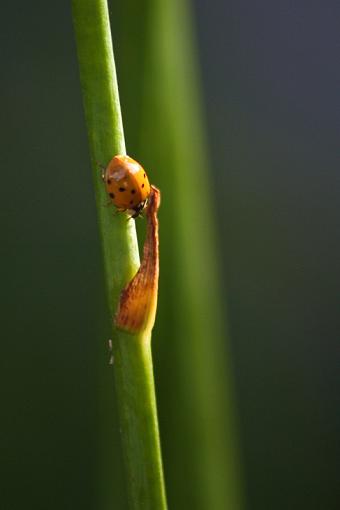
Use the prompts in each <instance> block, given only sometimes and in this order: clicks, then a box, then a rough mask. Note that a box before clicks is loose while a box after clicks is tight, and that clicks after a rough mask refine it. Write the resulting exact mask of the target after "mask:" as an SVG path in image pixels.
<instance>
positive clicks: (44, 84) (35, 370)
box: [0, 0, 340, 510]
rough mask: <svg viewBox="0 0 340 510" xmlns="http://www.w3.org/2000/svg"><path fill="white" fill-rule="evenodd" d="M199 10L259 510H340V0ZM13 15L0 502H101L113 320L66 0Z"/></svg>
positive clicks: (7, 12) (4, 91)
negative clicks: (97, 496)
mask: <svg viewBox="0 0 340 510" xmlns="http://www.w3.org/2000/svg"><path fill="white" fill-rule="evenodd" d="M193 10H194V16H195V20H196V26H197V39H198V57H199V61H200V65H201V74H202V87H203V92H204V100H205V105H204V108H205V113H206V133H207V136H208V142H209V147H210V157H211V162H212V165H211V167H212V169H213V174H212V175H211V179H212V182H213V186H214V188H215V190H216V194H215V195H214V202H215V206H216V211H215V212H216V222H217V224H218V234H219V240H218V241H219V246H218V248H219V251H220V256H221V259H222V260H223V270H224V275H223V290H224V296H225V311H226V314H227V313H228V318H229V330H230V333H231V352H232V362H233V366H234V376H235V385H236V397H237V411H238V418H239V424H240V443H241V455H242V463H243V471H244V481H245V482H244V485H245V496H246V509H247V510H248V509H249V510H257V509H259V510H260V509H261V510H263V509H265V510H267V509H268V510H272V509H282V510H283V509H288V508H289V509H308V510H310V509H318V510H321V509H322V510H332V509H336V508H339V499H338V498H337V488H338V470H337V469H336V460H337V453H338V452H337V446H338V440H339V412H338V408H339V399H338V395H339V389H340V388H339V379H338V377H337V375H338V373H337V372H338V371H337V368H338V362H337V357H336V354H337V350H336V346H337V345H338V339H339V325H340V324H339V322H340V321H339V311H338V308H339V283H340V282H339V269H338V267H339V255H340V253H339V252H340V250H339V248H340V241H339V236H338V231H339V176H338V171H339V168H338V166H339V157H338V153H339V85H340V80H339V74H340V73H339V65H338V50H339V15H340V12H339V10H340V9H339V3H338V2H336V1H335V0H326V1H321V0H320V1H308V2H307V1H306V0H303V1H301V2H288V1H285V2H281V1H278V2H270V1H269V0H260V1H257V2H251V1H249V0H248V1H235V0H232V1H228V2H225V1H222V0H215V1H213V2H204V1H203V0H196V1H194V2H193ZM1 18H2V23H1V32H0V34H1V35H0V37H1V55H2V58H1V60H2V65H3V71H2V78H1V98H2V115H1V120H2V122H1V126H0V135H1V141H2V144H1V145H2V148H1V152H0V158H1V167H2V185H1V197H2V198H1V202H2V208H1V209H2V214H1V218H2V229H1V230H2V236H1V237H2V239H1V255H2V257H1V259H2V264H1V271H2V275H1V282H2V285H1V287H2V299H1V317H2V321H1V322H2V335H1V338H2V341H1V361H0V366H1V369H0V373H1V386H0V387H1V390H0V391H1V426H0V437H1V440H0V441H1V442H0V448H1V452H0V456H1V471H2V474H1V478H0V480H1V482H0V487H1V489H0V498H1V504H0V506H1V508H2V509H4V510H17V509H19V508H23V507H24V508H26V509H31V508H32V509H37V510H38V509H46V508H49V509H54V508H63V509H75V508H84V509H85V508H86V509H93V508H96V504H95V503H94V492H95V487H96V484H97V480H96V476H95V473H94V468H93V466H94V465H95V460H94V459H95V457H96V455H97V453H96V450H97V446H96V444H97V440H96V425H95V424H96V423H97V417H98V413H101V412H102V407H103V406H100V405H99V404H98V397H97V395H98V392H97V390H98V384H99V385H100V384H101V381H100V380H99V383H98V346H97V345H96V343H95V342H94V339H97V340H98V342H100V343H101V344H100V345H101V347H100V349H101V353H100V356H102V357H105V355H106V338H107V334H108V331H109V329H108V324H106V318H105V317H106V313H105V300H104V291H103V281H102V272H101V258H100V247H99V240H98V233H97V226H96V217H95V204H94V197H93V190H92V183H91V173H90V165H89V157H88V147H87V139H86V130H85V126H84V116H83V111H82V104H81V95H80V88H79V78H78V68H77V61H76V53H75V44H74V38H73V28H72V19H71V12H70V6H69V4H68V2H48V3H47V2H41V1H37V2H34V3H31V2H30V3H29V2H18V3H13V2H6V3H5V4H3V5H2V17H1ZM113 26H114V23H113ZM117 67H118V74H119V62H118V63H117ZM118 78H119V76H118ZM123 114H124V112H123ZM199 200H200V201H201V200H204V197H200V199H199ZM198 207H199V204H198ZM227 310H228V312H227ZM100 356H99V358H100ZM94 360H95V361H94ZM155 363H156V365H157V363H158V360H157V359H156V360H155ZM105 366H106V365H105ZM159 370H160V369H159ZM102 377H103V380H104V379H105V377H109V375H107V374H104V375H102ZM110 405H111V401H110ZM104 407H105V406H104ZM111 412H112V421H114V416H115V409H114V408H113V409H111ZM102 447H103V448H105V445H103V446H102ZM115 452H117V453H116V455H117V457H119V455H120V453H119V452H120V450H119V437H118V433H117V445H116V448H115ZM119 462H120V460H119V458H118V459H117V463H118V464H119ZM107 490H109V488H107ZM116 490H117V493H116V501H117V502H118V501H120V500H119V498H120V497H121V495H122V494H124V485H123V477H122V475H121V474H120V471H119V470H118V471H117V476H116ZM116 508H117V509H119V508H123V506H120V505H119V503H117V505H116ZM209 510H210V509H209ZM212 510H213V509H212Z"/></svg>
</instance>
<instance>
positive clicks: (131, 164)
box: [103, 155, 151, 218]
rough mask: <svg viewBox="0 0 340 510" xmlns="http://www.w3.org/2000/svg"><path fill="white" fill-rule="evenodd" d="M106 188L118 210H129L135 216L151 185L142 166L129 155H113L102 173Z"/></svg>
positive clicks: (137, 214) (140, 209) (140, 210)
mask: <svg viewBox="0 0 340 510" xmlns="http://www.w3.org/2000/svg"><path fill="white" fill-rule="evenodd" d="M103 179H104V181H105V185H106V190H107V192H108V194H109V197H110V198H111V200H112V202H113V203H114V205H115V206H116V207H117V209H118V210H119V211H126V210H130V211H132V212H133V215H132V218H137V216H139V215H140V214H141V212H142V210H143V209H144V207H145V205H146V203H147V200H148V198H149V195H150V191H151V187H150V183H149V179H148V177H147V175H146V172H145V170H144V168H143V167H142V166H141V165H140V164H139V163H138V162H137V161H135V160H134V159H132V158H130V157H129V156H120V155H118V156H115V157H114V158H112V159H111V161H110V163H109V164H108V165H107V167H106V169H105V172H104V174H103Z"/></svg>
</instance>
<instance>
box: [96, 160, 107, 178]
mask: <svg viewBox="0 0 340 510" xmlns="http://www.w3.org/2000/svg"><path fill="white" fill-rule="evenodd" d="M96 163H97V165H98V166H99V168H100V169H101V171H102V173H101V178H102V179H103V181H105V170H106V168H105V166H104V165H102V164H101V163H99V162H98V161H96Z"/></svg>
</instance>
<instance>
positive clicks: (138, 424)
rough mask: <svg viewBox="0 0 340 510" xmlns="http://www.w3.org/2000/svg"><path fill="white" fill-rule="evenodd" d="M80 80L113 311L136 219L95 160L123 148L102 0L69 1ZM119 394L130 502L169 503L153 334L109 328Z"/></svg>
mask: <svg viewBox="0 0 340 510" xmlns="http://www.w3.org/2000/svg"><path fill="white" fill-rule="evenodd" d="M72 7H73V19H74V27H75V34H76V41H77V50H78V60H79V68H80V78H81V87H82V92H83V101H84V108H85V116H86V123H87V129H88V137H89V143H90V151H91V158H92V166H93V178H94V187H95V192H96V201H97V208H98V221H99V229H100V234H101V241H102V247H103V254H104V267H105V281H106V287H107V295H108V305H109V309H110V313H111V317H113V316H114V314H115V311H116V308H117V302H118V297H119V295H120V292H121V290H122V288H123V287H124V286H125V285H126V283H127V282H128V281H129V280H130V279H131V278H132V277H133V276H134V274H135V273H136V271H137V269H138V267H139V254H138V245H137V237H136V231H135V225H134V221H127V218H126V216H125V215H118V214H117V215H113V211H112V208H110V207H107V201H108V199H107V194H106V191H105V188H104V185H103V182H102V179H101V171H100V168H99V165H98V163H101V164H104V165H105V164H107V163H108V161H109V160H110V159H111V158H112V157H113V156H114V155H116V154H125V141H124V132H123V126H122V119H121V111H120V104H119V95H118V87H117V79H116V71H115V64H114V57H113V50H112V42H111V31H110V23H109V16H108V9H107V2H106V0H73V1H72ZM112 338H113V354H114V360H115V362H114V365H113V366H114V371H115V382H116V393H117V398H118V407H119V411H120V421H121V427H120V428H121V435H122V445H123V454H124V458H125V464H126V470H127V480H128V497H129V502H130V507H131V508H132V509H140V508H143V509H150V510H162V509H165V508H166V501H165V489H164V481H163V473H162V463H161V453H160V443H159V433H158V423H157V412H156V401H155V390H154V380H153V370H152V357H151V336H150V334H139V335H129V334H127V333H122V332H120V331H117V330H116V329H115V328H114V327H113V334H112Z"/></svg>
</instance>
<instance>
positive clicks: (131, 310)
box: [115, 186, 160, 333]
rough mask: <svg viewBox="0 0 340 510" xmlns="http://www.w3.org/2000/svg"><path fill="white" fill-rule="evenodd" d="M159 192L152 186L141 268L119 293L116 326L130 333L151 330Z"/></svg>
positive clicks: (154, 295)
mask: <svg viewBox="0 0 340 510" xmlns="http://www.w3.org/2000/svg"><path fill="white" fill-rule="evenodd" d="M159 204H160V191H159V190H158V189H157V188H155V187H154V186H151V194H150V197H149V204H148V207H147V210H146V218H147V232H146V239H145V243H144V249H143V260H142V263H141V265H140V268H139V270H138V272H137V273H136V275H135V276H134V277H133V278H132V280H131V281H130V282H129V283H128V285H127V286H126V287H125V289H123V291H122V293H121V295H120V301H119V305H118V310H117V313H116V317H115V323H116V326H117V328H119V329H123V330H125V331H128V332H129V333H139V332H141V331H147V330H149V331H151V329H152V328H153V325H154V323H155V316H156V308H157V292H158V275H159V252H158V219H157V211H158V208H159Z"/></svg>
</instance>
